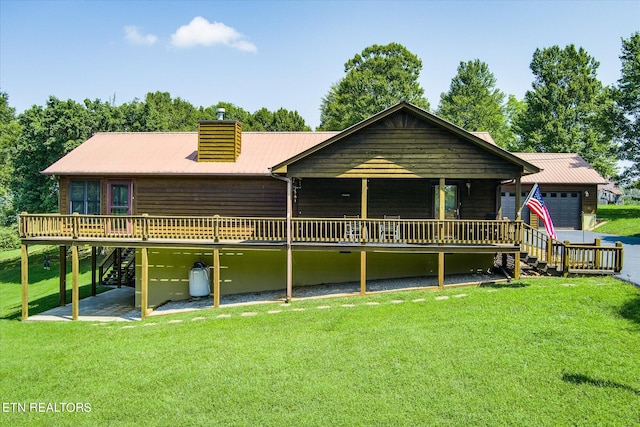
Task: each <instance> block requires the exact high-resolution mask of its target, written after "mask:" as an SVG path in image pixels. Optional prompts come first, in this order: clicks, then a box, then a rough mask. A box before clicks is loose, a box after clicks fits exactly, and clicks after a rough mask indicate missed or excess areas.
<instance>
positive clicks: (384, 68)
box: [318, 43, 429, 130]
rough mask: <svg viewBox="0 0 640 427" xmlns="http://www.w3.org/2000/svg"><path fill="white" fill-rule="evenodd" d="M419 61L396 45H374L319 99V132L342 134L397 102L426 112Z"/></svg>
mask: <svg viewBox="0 0 640 427" xmlns="http://www.w3.org/2000/svg"><path fill="white" fill-rule="evenodd" d="M421 70H422V61H421V60H420V59H419V58H418V57H417V56H416V55H414V54H413V53H411V52H410V51H409V50H408V49H407V48H405V47H404V46H402V45H401V44H398V43H390V44H388V45H384V46H381V45H377V44H375V45H373V46H370V47H367V48H366V49H364V50H363V51H362V53H361V54H356V55H355V56H354V57H353V58H352V59H350V60H348V61H347V62H346V63H345V65H344V71H345V76H344V77H343V78H342V80H340V81H339V82H337V83H335V84H333V85H332V86H331V88H330V89H329V92H328V93H327V95H326V96H325V97H324V98H323V99H322V105H321V107H320V111H321V113H320V126H319V127H318V129H320V130H343V129H345V128H347V127H349V126H351V125H353V124H355V123H358V122H360V121H362V120H364V119H366V118H368V117H370V116H372V115H374V114H376V113H378V112H380V111H382V110H384V109H385V108H388V107H391V106H392V105H394V104H397V103H398V102H400V101H408V102H410V103H412V104H415V105H416V106H418V107H421V108H424V109H429V102H428V101H427V99H426V98H425V97H424V89H422V87H421V86H420V84H419V83H418V78H419V77H420V71H421Z"/></svg>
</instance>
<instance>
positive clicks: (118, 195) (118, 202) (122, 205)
mask: <svg viewBox="0 0 640 427" xmlns="http://www.w3.org/2000/svg"><path fill="white" fill-rule="evenodd" d="M132 189H133V186H132V183H131V181H117V182H116V181H113V182H109V183H108V189H107V191H108V196H109V197H108V201H107V202H108V206H107V214H108V215H114V216H128V215H131V204H132V203H131V202H132V199H133V198H132ZM109 223H110V224H109V225H110V227H109V231H110V232H111V233H128V232H130V231H131V220H130V219H129V218H112V219H111V220H110V221H109Z"/></svg>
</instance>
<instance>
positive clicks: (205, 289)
mask: <svg viewBox="0 0 640 427" xmlns="http://www.w3.org/2000/svg"><path fill="white" fill-rule="evenodd" d="M209 283H210V281H209V268H208V267H207V266H206V265H204V263H201V262H196V263H195V264H194V265H193V268H192V269H191V270H189V295H191V296H192V297H206V296H209V292H210V291H209Z"/></svg>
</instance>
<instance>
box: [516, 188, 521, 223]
mask: <svg viewBox="0 0 640 427" xmlns="http://www.w3.org/2000/svg"><path fill="white" fill-rule="evenodd" d="M521 219H522V182H521V180H520V177H517V178H516V221H520V220H521Z"/></svg>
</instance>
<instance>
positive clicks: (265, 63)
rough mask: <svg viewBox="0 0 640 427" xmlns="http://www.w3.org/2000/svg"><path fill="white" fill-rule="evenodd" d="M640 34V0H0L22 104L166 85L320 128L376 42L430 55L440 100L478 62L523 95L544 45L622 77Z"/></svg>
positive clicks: (7, 55)
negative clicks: (462, 68)
mask: <svg viewBox="0 0 640 427" xmlns="http://www.w3.org/2000/svg"><path fill="white" fill-rule="evenodd" d="M636 31H640V0H635V1H578V0H574V1H486V0H485V1H435V0H434V1H364V0H363V1H266V0H265V1H233V2H228V1H205V0H201V1H135V0H134V1H118V0H110V1H53V0H51V1H47V0H38V1H16V0H0V91H2V92H6V93H7V94H8V95H9V105H10V106H11V107H13V108H15V109H16V112H17V113H21V112H23V111H24V110H26V109H28V108H30V107H31V106H33V105H45V104H46V101H47V99H48V98H49V96H55V97H57V98H59V99H65V100H66V99H73V100H75V101H78V102H81V101H83V100H84V99H100V100H102V101H111V102H115V103H116V104H118V105H119V104H122V103H126V102H131V101H132V100H134V99H136V98H137V99H140V100H142V99H144V97H145V95H146V94H147V93H148V92H156V91H161V92H169V93H170V94H171V96H172V97H173V98H176V97H180V98H182V99H184V100H186V101H189V102H190V103H191V104H193V105H194V106H195V107H199V106H204V107H208V106H211V105H214V104H217V103H218V102H219V101H225V102H231V103H233V104H235V105H237V106H239V107H242V108H244V109H245V110H247V111H250V112H254V111H257V110H259V109H260V108H263V107H266V108H268V109H269V110H272V111H275V110H277V109H279V108H285V109H287V110H291V111H297V112H298V113H299V114H300V115H301V116H302V117H303V118H304V119H305V121H306V122H307V124H308V125H310V126H311V127H312V128H315V127H316V126H318V124H319V123H320V105H321V102H322V98H323V97H324V96H325V95H326V94H327V92H328V91H329V89H330V87H331V85H332V84H333V83H335V82H337V81H339V80H340V79H341V78H343V77H344V63H345V62H346V61H347V60H349V59H351V58H352V57H353V56H354V55H356V54H357V53H360V52H362V50H363V49H365V48H366V47H368V46H371V45H374V44H379V45H385V44H388V43H391V42H397V43H400V44H402V45H404V46H405V47H406V48H407V49H408V50H409V51H411V52H412V53H414V54H415V55H417V56H418V57H419V58H420V59H421V60H422V63H423V69H422V72H421V75H420V79H419V82H420V84H421V86H422V87H423V88H424V90H425V96H426V97H427V99H428V100H429V102H430V104H431V108H432V109H436V108H437V106H438V103H439V100H440V95H441V93H442V92H446V91H448V89H449V85H450V83H451V79H452V78H453V77H454V76H455V74H456V71H457V68H458V66H459V64H460V62H463V61H464V62H466V61H470V60H473V59H480V60H481V61H484V62H486V63H487V64H488V66H489V69H490V70H491V71H492V72H493V74H494V75H495V77H496V79H497V87H498V88H499V89H500V90H502V91H503V92H505V93H506V94H513V95H515V96H516V97H517V98H519V99H522V98H523V97H524V94H525V93H526V91H527V90H529V89H530V88H531V83H532V81H533V74H532V73H531V71H530V69H529V64H530V63H531V59H532V55H533V53H534V52H535V50H536V49H537V48H541V49H542V48H546V47H551V46H554V45H558V46H560V47H562V48H564V47H565V46H567V45H569V44H574V45H575V46H576V47H582V48H584V49H585V50H586V51H587V53H589V54H590V55H591V56H592V57H594V58H595V59H596V60H597V61H599V63H600V67H599V68H598V77H599V79H600V80H601V81H602V83H603V84H605V85H609V84H614V83H615V82H616V80H617V79H618V78H619V77H620V60H619V55H620V52H621V39H622V38H629V37H630V36H631V34H632V33H634V32H636ZM212 118H213V117H212Z"/></svg>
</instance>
